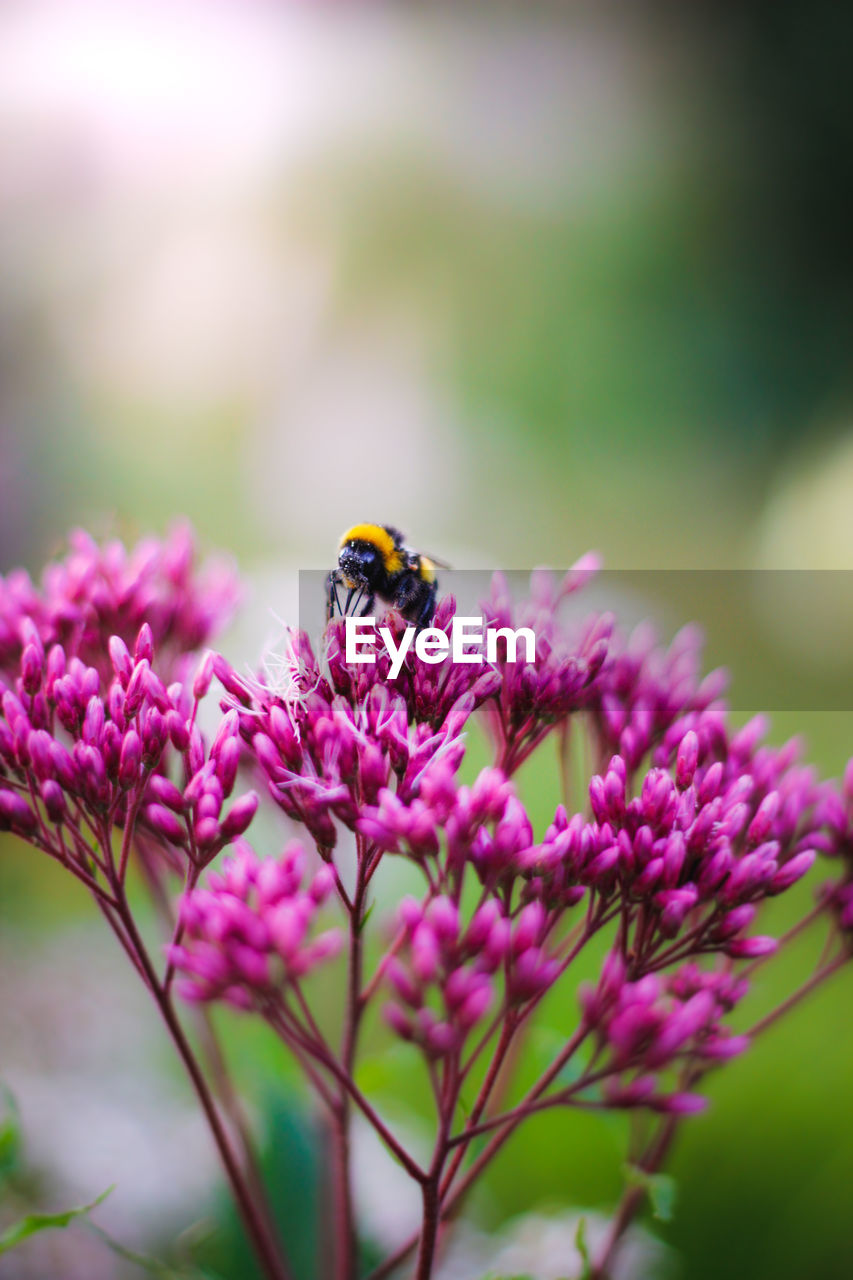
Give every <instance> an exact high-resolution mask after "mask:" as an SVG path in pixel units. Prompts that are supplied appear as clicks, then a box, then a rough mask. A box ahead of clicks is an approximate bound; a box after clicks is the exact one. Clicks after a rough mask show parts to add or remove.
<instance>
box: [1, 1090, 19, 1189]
mask: <svg viewBox="0 0 853 1280" xmlns="http://www.w3.org/2000/svg"><path fill="white" fill-rule="evenodd" d="M0 1094H2V1097H3V1101H4V1104H5V1105H4V1110H3V1115H2V1116H0V1182H3V1181H4V1180H5V1179H6V1178H7V1177H8V1176H9V1174H10V1173H12V1172H13V1171H14V1170H15V1168H16V1167H17V1165H18V1159H19V1157H20V1154H21V1119H20V1114H19V1112H18V1104H17V1102H16V1101H15V1095H14V1094H13V1093H12V1091H11V1089H9V1088H8V1087H7V1086H6V1085H5V1084H2V1085H0Z"/></svg>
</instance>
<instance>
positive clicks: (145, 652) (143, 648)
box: [133, 622, 154, 663]
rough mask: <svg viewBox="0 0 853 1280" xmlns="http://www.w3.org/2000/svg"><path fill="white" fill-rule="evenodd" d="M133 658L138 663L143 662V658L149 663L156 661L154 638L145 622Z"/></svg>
mask: <svg viewBox="0 0 853 1280" xmlns="http://www.w3.org/2000/svg"><path fill="white" fill-rule="evenodd" d="M133 656H134V659H135V661H136V662H141V661H142V660H143V658H144V659H145V661H146V662H149V663H150V662H153V661H154V637H153V635H152V634H151V628H150V627H149V625H148V623H147V622H143V624H142V626H141V627H140V628H139V634H138V635H137V637H136V647H135V648H134V651H133Z"/></svg>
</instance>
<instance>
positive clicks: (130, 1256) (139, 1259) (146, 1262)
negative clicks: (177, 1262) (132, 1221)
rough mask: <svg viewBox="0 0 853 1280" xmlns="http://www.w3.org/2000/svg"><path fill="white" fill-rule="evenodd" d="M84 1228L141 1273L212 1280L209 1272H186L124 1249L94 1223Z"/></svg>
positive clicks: (184, 1279)
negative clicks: (141, 1271) (138, 1268)
mask: <svg viewBox="0 0 853 1280" xmlns="http://www.w3.org/2000/svg"><path fill="white" fill-rule="evenodd" d="M86 1226H87V1228H88V1229H89V1231H91V1232H92V1233H93V1234H94V1235H96V1236H97V1237H98V1239H99V1240H101V1241H103V1243H104V1244H105V1245H106V1246H107V1248H108V1249H111V1250H112V1252H113V1253H114V1254H116V1256H117V1257H119V1258H123V1259H124V1260H125V1262H132V1263H133V1264H134V1265H135V1266H137V1267H140V1268H141V1269H142V1270H143V1271H147V1272H148V1274H149V1275H152V1276H158V1277H159V1278H160V1280H208V1278H210V1280H212V1273H211V1272H209V1271H200V1270H199V1269H198V1267H195V1266H192V1267H191V1269H190V1270H186V1269H185V1268H184V1267H171V1266H169V1264H168V1263H167V1262H161V1261H160V1260H159V1258H149V1257H148V1256H147V1255H146V1254H144V1253H136V1252H135V1251H134V1250H133V1249H128V1248H126V1246H125V1245H123V1244H121V1243H120V1242H119V1241H118V1240H114V1239H113V1237H112V1236H111V1235H110V1234H109V1232H107V1231H104V1229H103V1227H99V1226H98V1225H97V1224H96V1223H94V1222H87V1223H86Z"/></svg>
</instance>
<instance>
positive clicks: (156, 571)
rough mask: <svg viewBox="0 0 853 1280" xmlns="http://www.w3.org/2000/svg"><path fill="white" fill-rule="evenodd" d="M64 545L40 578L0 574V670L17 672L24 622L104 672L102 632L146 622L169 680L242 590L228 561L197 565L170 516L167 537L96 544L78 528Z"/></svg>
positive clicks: (183, 529)
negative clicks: (38, 583) (132, 543)
mask: <svg viewBox="0 0 853 1280" xmlns="http://www.w3.org/2000/svg"><path fill="white" fill-rule="evenodd" d="M69 543H70V550H69V552H68V554H67V555H66V556H65V557H64V558H63V559H61V560H57V561H55V562H54V563H52V564H50V565H49V566H48V567H47V569H46V570H45V572H44V575H43V579H42V583H41V586H40V587H37V586H35V585H34V583H33V582H32V580H31V579H30V577H29V575H28V574H27V573H26V572H24V570H22V569H19V570H15V571H13V572H12V573H10V574H8V575H7V576H6V577H0V672H4V671H5V672H14V671H15V670H16V668H17V663H18V660H19V658H20V656H21V649H22V646H23V644H24V643H25V642H24V640H23V635H22V624H23V623H24V621H28V622H29V624H30V628H31V632H32V629H34V630H35V631H36V632H37V633H38V636H39V638H40V639H41V641H42V643H43V645H44V646H45V647H46V648H50V647H51V646H52V645H53V644H54V643H58V644H61V645H62V646H63V648H64V650H65V653H66V655H67V656H68V657H69V658H71V657H78V658H80V660H81V661H82V662H84V663H85V664H86V666H89V667H94V668H95V669H96V670H97V671H98V672H99V674H100V675H101V677H102V679H104V680H105V681H106V680H107V679H109V664H108V658H107V650H106V640H107V637H109V636H112V635H117V636H120V637H121V639H123V640H124V641H125V643H126V644H132V643H133V639H134V637H135V636H136V634H137V632H138V631H139V629H140V627H141V626H142V625H143V623H146V624H147V625H148V627H149V628H150V631H151V636H152V640H153V643H154V645H155V646H156V649H157V653H158V656H159V660H160V665H161V672H160V673H161V675H162V676H163V677H164V679H166V680H169V679H171V678H173V675H174V674H176V673H177V666H176V664H177V661H178V659H179V658H180V657H181V655H183V654H185V653H192V652H194V651H195V650H197V649H200V648H201V647H202V646H203V645H204V644H206V643H207V642H208V641H209V640H210V639H211V638H212V636H214V635H215V634H216V633H217V632H218V631H220V630H221V629H222V627H223V626H224V624H225V623H226V622H227V621H228V619H229V618H230V616H231V614H232V612H233V610H234V607H235V605H236V604H237V602H238V600H239V597H240V588H239V584H238V580H237V577H236V574H235V572H234V570H233V568H232V566H231V565H230V563H229V562H228V561H226V560H222V559H219V560H210V561H208V562H207V563H205V564H203V565H200V566H199V565H197V563H196V560H197V557H196V551H195V546H194V542H193V536H192V532H191V530H190V529H189V527H188V526H187V525H185V524H179V525H176V526H175V528H174V529H173V530H172V532H171V533H170V534H169V536H168V537H167V538H166V539H165V540H164V541H162V542H161V541H159V540H158V539H156V538H146V539H144V540H143V541H141V542H139V543H137V545H136V546H135V547H133V548H132V549H131V550H129V551H128V550H127V549H126V548H125V547H124V546H123V544H122V543H121V542H119V541H117V540H116V541H113V542H108V543H107V544H106V545H105V546H103V547H100V546H98V544H97V543H96V542H95V541H94V540H93V539H92V538H91V537H90V536H89V535H88V534H87V533H84V532H83V531H82V530H80V529H78V530H76V531H75V532H74V533H72V534H71V537H70V539H69Z"/></svg>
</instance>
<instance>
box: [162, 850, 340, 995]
mask: <svg viewBox="0 0 853 1280" xmlns="http://www.w3.org/2000/svg"><path fill="white" fill-rule="evenodd" d="M306 867H307V854H306V853H305V850H304V848H303V847H302V846H301V845H300V844H297V843H293V844H291V845H289V846H288V847H287V848H286V849H285V851H284V853H283V854H282V855H281V857H280V858H277V859H274V858H259V857H258V855H257V854H256V853H255V851H254V850H253V849H252V848H251V846H250V845H249V844H247V843H246V842H245V841H240V842H238V844H237V845H236V847H235V849H234V852H233V853H232V854H231V855H230V856H229V857H227V858H226V859H225V861H224V862H223V864H222V868H221V870H220V871H218V872H216V873H214V872H211V873H210V874H209V875H208V879H207V884H206V886H205V887H201V888H197V889H193V890H191V891H190V892H189V893H187V894H185V895H184V897H183V898H182V900H181V905H180V921H181V923H182V925H183V927H184V941H183V942H182V943H180V944H175V945H172V946H171V947H170V948H169V959H170V960H171V962H172V964H174V965H175V967H176V968H177V969H178V970H179V971H180V972H181V973H182V974H184V975H185V977H184V978H183V979H182V981H181V983H180V991H181V994H182V995H183V997H184V998H185V999H187V1000H202V1001H206V1000H218V999H222V1000H225V1001H227V1002H228V1003H229V1004H233V1005H235V1006H236V1007H238V1008H241V1009H249V1008H256V1007H262V1006H263V1003H264V1001H265V1000H267V999H272V998H274V997H276V996H279V995H281V993H282V992H283V991H284V989H285V988H286V987H287V986H288V985H290V986H292V985H293V984H294V983H298V982H299V981H300V980H301V979H302V978H303V977H305V976H306V975H307V974H308V973H310V972H311V970H312V969H315V968H316V967H317V966H318V965H320V964H322V963H323V962H324V961H326V960H329V959H331V957H332V956H334V955H336V954H337V952H338V950H339V949H340V945H341V941H342V938H341V934H340V933H339V932H338V931H337V930H334V929H332V930H328V931H326V932H324V933H319V934H318V933H317V932H316V930H315V929H314V925H315V923H316V917H317V915H318V912H319V911H320V908H321V907H322V904H323V903H324V902H325V901H326V899H327V898H328V896H329V894H330V893H331V892H332V889H333V886H334V879H333V877H332V875H331V873H330V871H329V869H328V868H327V867H320V869H319V870H317V871H316V872H315V873H314V874H313V875H312V876H311V877H310V878H306Z"/></svg>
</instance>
